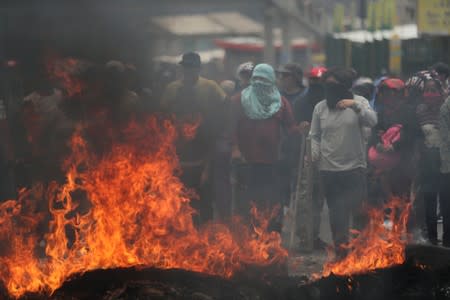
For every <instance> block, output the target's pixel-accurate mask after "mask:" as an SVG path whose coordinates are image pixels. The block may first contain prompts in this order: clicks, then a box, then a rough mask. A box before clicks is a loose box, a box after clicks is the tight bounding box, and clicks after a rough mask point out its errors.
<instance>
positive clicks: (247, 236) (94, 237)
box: [0, 117, 287, 297]
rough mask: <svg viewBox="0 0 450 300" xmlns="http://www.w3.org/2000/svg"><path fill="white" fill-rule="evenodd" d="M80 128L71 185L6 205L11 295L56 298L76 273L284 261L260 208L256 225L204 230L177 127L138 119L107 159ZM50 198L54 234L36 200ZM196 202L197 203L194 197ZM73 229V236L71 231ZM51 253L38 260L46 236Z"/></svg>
mask: <svg viewBox="0 0 450 300" xmlns="http://www.w3.org/2000/svg"><path fill="white" fill-rule="evenodd" d="M82 132H83V130H82V129H78V130H77V132H76V133H75V134H74V135H73V137H72V139H71V142H70V144H71V149H72V153H71V155H70V156H69V157H68V158H67V159H66V161H65V163H64V166H63V168H64V170H65V171H66V183H65V184H63V185H61V186H59V185H57V184H56V183H53V184H50V185H49V186H48V187H46V188H44V187H43V185H36V186H34V187H33V188H32V189H31V190H23V191H21V193H20V197H19V199H17V200H11V201H8V202H5V203H2V204H1V206H0V233H1V240H0V242H1V244H2V245H7V249H2V251H1V253H0V280H1V281H2V282H3V284H4V285H5V287H6V288H7V290H8V292H9V293H10V295H11V296H13V297H20V296H22V295H24V294H25V293H27V292H38V293H52V292H53V291H54V290H55V289H57V288H58V287H60V286H61V285H62V283H63V282H64V281H66V280H67V279H69V278H70V276H71V275H74V274H79V273H83V272H86V271H89V270H94V269H108V268H117V267H131V266H144V267H157V268H165V269H166V268H182V269H186V270H191V271H197V272H204V273H207V274H213V275H219V276H223V277H230V276H232V275H233V274H235V273H236V272H238V271H240V270H242V269H243V268H244V267H245V266H247V265H257V266H269V265H276V264H278V263H283V262H284V261H285V260H286V257H287V252H286V251H285V250H284V249H283V248H282V247H281V239H280V236H279V234H278V233H275V232H270V233H269V232H267V230H266V228H267V225H268V219H269V216H268V215H267V216H263V215H261V214H258V212H257V211H256V209H253V214H254V216H255V220H256V221H255V222H254V224H255V225H254V226H253V228H248V227H247V226H244V225H242V223H241V222H240V221H239V220H235V221H234V222H233V224H232V226H225V225H220V224H209V225H207V226H205V227H203V228H200V229H197V228H196V227H195V226H194V224H193V222H192V215H193V214H194V213H195V211H194V210H193V209H192V208H191V206H190V205H189V202H190V199H189V197H188V196H189V195H190V194H191V192H190V191H188V190H186V188H185V187H184V186H183V185H182V183H181V182H180V180H179V178H178V177H176V176H175V175H174V173H175V172H177V171H178V168H179V163H178V159H177V157H176V155H175V147H174V142H175V140H176V138H177V136H178V135H179V134H178V132H179V130H178V126H177V125H175V123H174V122H173V121H169V120H164V121H161V120H160V119H158V118H157V117H152V118H150V119H148V120H147V121H146V122H145V124H139V125H138V124H136V123H132V124H131V125H130V126H129V127H128V129H127V130H126V131H125V134H123V135H121V138H120V142H115V141H113V142H112V145H113V146H112V148H111V151H110V152H108V153H107V154H103V155H102V156H101V157H100V156H99V155H96V154H95V152H94V151H93V150H92V149H91V148H90V146H89V143H88V142H87V140H86V139H84V138H83V134H82ZM40 201H46V202H47V203H48V209H49V215H50V218H49V221H48V229H47V230H46V232H47V233H46V234H45V235H44V236H40V235H39V234H38V233H37V232H38V224H39V223H42V221H43V220H45V216H44V215H42V214H40V215H36V213H35V211H36V208H35V206H36V204H37V203H39V202H40ZM194 201H195V200H194ZM69 232H72V233H71V234H69ZM42 239H43V240H45V245H46V248H45V254H38V253H37V251H36V249H37V248H38V245H39V243H40V242H41V240H42Z"/></svg>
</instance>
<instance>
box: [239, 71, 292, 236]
mask: <svg viewBox="0 0 450 300" xmlns="http://www.w3.org/2000/svg"><path fill="white" fill-rule="evenodd" d="M295 128H296V127H295V121H294V117H293V113H292V109H291V106H290V104H289V102H288V101H287V100H286V99H285V98H284V97H282V96H281V94H280V92H279V91H278V89H277V87H276V79H275V72H274V70H273V68H272V67H271V66H270V65H267V64H259V65H257V66H256V67H255V69H254V70H253V74H252V78H251V81H250V86H248V87H247V88H246V89H244V90H243V91H242V92H241V93H240V94H238V95H236V96H235V97H233V99H232V131H231V132H232V160H233V163H235V164H236V168H237V191H236V201H235V202H236V203H235V212H236V213H237V214H239V215H241V216H243V217H244V218H248V217H249V213H250V208H251V203H252V202H253V203H255V204H256V207H257V208H259V209H274V208H275V207H277V206H278V207H279V204H280V203H281V201H282V199H280V193H279V178H278V173H277V169H276V162H277V160H278V158H279V157H278V154H279V146H280V143H281V131H282V129H285V130H287V131H288V132H290V133H294V132H295ZM280 212H281V208H280V207H279V210H278V215H277V216H276V217H275V218H274V219H273V220H272V222H271V224H270V226H269V230H274V231H278V232H280V231H281V213H280Z"/></svg>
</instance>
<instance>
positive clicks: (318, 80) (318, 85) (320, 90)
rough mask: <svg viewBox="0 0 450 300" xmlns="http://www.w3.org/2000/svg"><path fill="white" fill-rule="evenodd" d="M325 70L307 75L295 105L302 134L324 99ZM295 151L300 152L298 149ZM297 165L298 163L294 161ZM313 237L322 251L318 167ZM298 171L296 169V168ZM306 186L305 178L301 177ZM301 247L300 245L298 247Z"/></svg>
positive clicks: (315, 167)
mask: <svg viewBox="0 0 450 300" xmlns="http://www.w3.org/2000/svg"><path fill="white" fill-rule="evenodd" d="M326 71H327V69H326V68H324V67H314V68H312V69H311V70H310V71H309V74H308V83H309V85H308V88H307V90H306V92H305V93H304V95H302V96H301V97H300V99H299V101H297V102H296V103H295V106H294V112H295V118H296V121H297V123H298V124H299V129H300V131H301V132H302V133H308V132H309V128H310V125H311V120H312V115H313V111H314V107H315V106H316V104H317V103H319V102H320V101H322V100H323V99H325V90H324V87H323V82H322V76H323V75H324V74H325V73H326ZM297 151H300V150H299V149H298V150H297ZM296 163H297V165H298V161H296ZM313 168H314V170H315V171H314V172H313V192H312V193H313V196H312V197H313V207H312V208H313V235H314V237H313V238H314V242H313V243H314V248H315V249H316V250H323V249H325V248H326V246H327V245H326V243H325V242H324V241H322V240H321V239H320V237H319V233H320V221H321V212H322V208H323V204H324V200H325V198H324V195H323V189H322V187H321V184H320V177H319V172H318V165H317V164H314V166H313ZM297 169H298V168H297ZM297 169H295V172H294V173H295V176H294V179H293V180H294V182H295V183H297V174H298V171H297ZM303 180H305V186H306V176H304V177H303ZM297 220H298V221H297V224H298V225H299V227H297V232H298V233H300V232H301V228H300V226H301V210H297ZM300 246H301V245H300Z"/></svg>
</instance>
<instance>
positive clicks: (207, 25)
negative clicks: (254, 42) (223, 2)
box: [151, 12, 263, 36]
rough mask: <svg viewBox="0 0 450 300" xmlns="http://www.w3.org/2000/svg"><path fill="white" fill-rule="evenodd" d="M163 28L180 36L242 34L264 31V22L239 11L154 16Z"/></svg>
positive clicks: (155, 21) (154, 19)
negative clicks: (261, 22)
mask: <svg viewBox="0 0 450 300" xmlns="http://www.w3.org/2000/svg"><path fill="white" fill-rule="evenodd" d="M151 21H152V22H153V23H154V24H156V25H157V26H158V27H160V28H161V29H162V30H164V31H166V32H169V33H171V34H174V35H179V36H193V35H234V34H235V35H240V34H255V35H259V34H262V32H263V26H262V24H260V23H258V22H256V21H254V20H253V19H251V18H249V17H247V16H245V15H243V14H241V13H238V12H223V13H208V14H196V15H171V16H161V17H153V18H152V19H151Z"/></svg>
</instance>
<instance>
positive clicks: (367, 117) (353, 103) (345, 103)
mask: <svg viewBox="0 0 450 300" xmlns="http://www.w3.org/2000/svg"><path fill="white" fill-rule="evenodd" d="M336 107H337V108H340V109H346V108H351V109H353V111H354V112H355V113H356V114H357V115H358V118H359V121H360V123H361V126H366V127H370V128H372V127H374V126H375V125H377V120H378V119H377V113H376V112H375V111H374V110H373V109H372V107H371V106H370V104H369V101H367V100H366V99H365V98H362V99H361V98H360V99H344V100H341V101H339V102H338V103H337V105H336Z"/></svg>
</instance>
